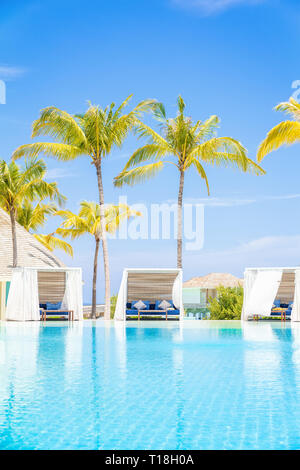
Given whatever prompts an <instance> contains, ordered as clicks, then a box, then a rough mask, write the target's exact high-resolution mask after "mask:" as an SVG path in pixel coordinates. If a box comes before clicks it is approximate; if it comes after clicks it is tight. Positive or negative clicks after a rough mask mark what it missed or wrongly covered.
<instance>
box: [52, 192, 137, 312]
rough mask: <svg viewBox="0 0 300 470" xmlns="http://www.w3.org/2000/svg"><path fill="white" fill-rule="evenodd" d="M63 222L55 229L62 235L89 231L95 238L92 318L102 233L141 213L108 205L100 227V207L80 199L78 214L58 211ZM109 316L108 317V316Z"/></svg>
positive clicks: (71, 235) (75, 235) (67, 235)
mask: <svg viewBox="0 0 300 470" xmlns="http://www.w3.org/2000/svg"><path fill="white" fill-rule="evenodd" d="M58 215H60V216H61V217H62V218H63V219H64V222H63V223H62V224H61V226H60V227H59V228H58V229H57V230H56V233H58V234H59V235H61V236H62V237H71V238H72V239H75V238H78V237H80V236H82V235H85V234H87V233H89V234H90V235H92V236H93V237H94V239H95V254H94V270H93V290H92V318H96V304H97V299H96V286H97V268H98V253H99V244H100V240H101V237H102V236H103V233H114V232H115V231H116V230H117V229H118V227H119V226H120V224H121V223H122V222H123V220H125V219H129V218H130V217H134V216H139V215H141V214H140V213H139V212H137V211H134V210H133V209H131V208H130V207H129V206H127V205H126V204H119V205H109V206H106V207H105V208H104V227H105V230H103V229H102V219H101V207H100V204H96V203H95V202H88V201H82V202H81V203H80V209H79V213H78V215H76V214H74V213H73V212H71V211H64V210H61V211H58ZM109 318H110V317H109Z"/></svg>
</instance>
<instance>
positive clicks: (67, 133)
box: [13, 96, 154, 319]
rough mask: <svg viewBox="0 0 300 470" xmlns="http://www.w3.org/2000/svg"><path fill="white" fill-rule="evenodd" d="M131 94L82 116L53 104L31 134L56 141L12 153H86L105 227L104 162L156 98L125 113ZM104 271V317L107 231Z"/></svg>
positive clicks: (107, 288) (64, 156) (59, 155)
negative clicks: (93, 170)
mask: <svg viewBox="0 0 300 470" xmlns="http://www.w3.org/2000/svg"><path fill="white" fill-rule="evenodd" d="M130 98H131V96H129V97H128V98H126V100H125V101H123V103H121V105H120V106H119V107H117V108H115V103H112V104H111V105H110V106H107V107H106V108H101V107H99V106H94V105H92V104H90V105H89V107H88V109H87V111H86V112H85V113H84V114H81V115H75V116H72V115H70V114H69V113H67V112H65V111H62V110H60V109H58V108H56V107H54V106H51V107H49V108H45V109H43V110H42V111H41V114H40V117H39V119H37V120H36V121H35V122H34V123H33V132H32V137H37V136H40V135H43V136H45V135H46V136H50V137H52V138H53V139H54V140H55V141H56V142H51V143H48V142H37V143H33V144H28V145H22V146H21V147H19V148H18V149H17V150H16V151H15V152H14V154H13V158H14V159H16V158H20V157H22V156H23V155H26V156H30V157H32V156H36V155H38V154H40V153H43V154H44V155H45V156H51V157H54V158H56V159H58V160H61V161H69V160H74V159H75V158H77V157H79V156H83V155H87V156H89V157H90V159H91V163H92V164H93V165H94V166H95V169H96V173H97V182H98V191H99V203H100V218H101V221H102V224H101V226H104V223H103V222H104V192H103V178H102V162H103V159H104V158H106V157H107V156H108V155H109V154H110V152H111V150H112V148H113V147H115V146H117V147H120V146H121V145H122V143H123V142H124V140H125V138H126V137H127V135H128V133H129V132H130V130H131V129H132V128H133V126H134V124H135V123H136V119H137V117H138V116H140V115H141V114H142V113H143V112H144V111H147V110H148V109H149V108H151V106H153V103H154V101H153V100H145V101H142V102H141V103H139V104H138V105H137V106H136V107H135V108H134V109H133V110H132V111H130V112H129V113H128V114H124V113H123V111H124V108H125V107H126V106H127V104H128V102H129V100H130ZM101 240H102V248H103V260H104V273H105V310H104V316H105V318H107V319H109V318H110V277H109V259H108V247H107V240H106V233H105V231H103V233H102V236H101Z"/></svg>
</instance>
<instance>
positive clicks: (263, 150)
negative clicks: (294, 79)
mask: <svg viewBox="0 0 300 470" xmlns="http://www.w3.org/2000/svg"><path fill="white" fill-rule="evenodd" d="M275 110H276V111H282V112H284V113H286V114H288V115H290V116H292V118H293V121H290V120H289V121H283V122H281V123H280V124H277V126H275V127H273V129H271V130H270V132H268V134H267V137H266V138H265V139H264V140H263V141H262V143H261V144H260V146H259V149H258V153H257V160H258V162H261V161H262V159H263V158H264V157H265V156H266V155H267V154H268V153H270V152H272V151H273V150H277V149H278V148H279V147H282V146H283V145H291V144H295V143H296V142H300V104H299V103H298V102H297V101H296V100H294V98H290V99H289V101H287V102H283V103H279V104H278V105H277V106H275Z"/></svg>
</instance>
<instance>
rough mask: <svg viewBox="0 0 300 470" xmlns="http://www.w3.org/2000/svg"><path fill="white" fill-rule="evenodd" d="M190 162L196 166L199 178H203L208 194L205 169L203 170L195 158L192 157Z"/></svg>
mask: <svg viewBox="0 0 300 470" xmlns="http://www.w3.org/2000/svg"><path fill="white" fill-rule="evenodd" d="M191 164H192V165H193V166H194V167H195V168H196V170H197V172H198V174H199V175H200V176H201V178H203V179H204V181H205V184H206V189H207V194H208V195H210V191H209V184H208V179H207V175H206V173H205V170H204V168H203V166H202V165H201V163H200V162H199V161H198V160H197V158H193V159H192V161H191Z"/></svg>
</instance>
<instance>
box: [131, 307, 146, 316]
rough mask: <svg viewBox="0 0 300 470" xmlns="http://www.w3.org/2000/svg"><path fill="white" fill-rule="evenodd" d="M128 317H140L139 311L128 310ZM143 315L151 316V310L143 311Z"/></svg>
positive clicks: (134, 309)
mask: <svg viewBox="0 0 300 470" xmlns="http://www.w3.org/2000/svg"><path fill="white" fill-rule="evenodd" d="M126 315H136V316H137V315H138V310H137V309H136V308H128V309H127V310H126ZM142 315H151V310H147V311H146V312H144V311H143V313H142Z"/></svg>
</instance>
